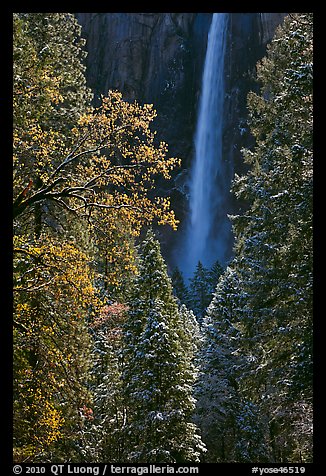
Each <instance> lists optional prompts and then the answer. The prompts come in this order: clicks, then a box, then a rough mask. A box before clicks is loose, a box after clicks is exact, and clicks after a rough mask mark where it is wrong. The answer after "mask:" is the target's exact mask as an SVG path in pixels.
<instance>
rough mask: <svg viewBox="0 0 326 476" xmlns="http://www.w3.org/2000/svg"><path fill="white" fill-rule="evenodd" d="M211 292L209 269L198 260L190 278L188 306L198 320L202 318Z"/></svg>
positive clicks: (209, 300)
mask: <svg viewBox="0 0 326 476" xmlns="http://www.w3.org/2000/svg"><path fill="white" fill-rule="evenodd" d="M211 293H212V289H211V286H210V276H209V271H208V269H207V268H205V267H204V266H203V264H202V263H201V262H200V261H198V264H197V266H196V270H195V272H194V275H193V277H192V278H191V279H190V285H189V295H190V297H189V306H190V308H191V309H192V310H193V311H194V313H195V315H196V316H197V319H198V320H199V321H201V320H202V319H203V317H204V315H205V311H206V309H207V307H208V305H209V303H210V302H211V298H212V294H211Z"/></svg>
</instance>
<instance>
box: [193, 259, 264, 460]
mask: <svg viewBox="0 0 326 476" xmlns="http://www.w3.org/2000/svg"><path fill="white" fill-rule="evenodd" d="M240 292H241V288H240V286H239V280H238V277H237V275H236V272H235V271H234V269H232V268H231V267H228V268H227V269H226V271H225V273H224V275H223V276H222V278H221V279H220V281H219V283H218V285H217V287H216V290H215V293H214V296H213V300H212V302H211V304H210V305H209V307H208V310H207V315H206V316H205V318H204V320H203V324H202V329H203V334H204V343H203V346H202V349H201V358H200V362H201V365H200V371H201V372H200V380H199V383H198V388H197V392H198V404H197V412H196V422H198V425H199V426H200V428H201V431H202V435H203V440H204V442H205V444H206V445H207V449H208V452H207V458H208V461H210V462H250V461H256V460H260V461H264V456H265V454H264V453H265V452H266V448H265V446H264V439H263V432H262V429H261V428H260V420H259V418H258V414H257V408H256V406H255V405H254V404H253V403H252V402H250V401H248V400H246V399H245V398H244V397H243V396H242V395H241V393H240V392H239V380H240V378H241V374H242V371H243V368H244V367H246V359H245V357H244V356H243V355H242V354H241V351H240V348H241V334H240V332H239V329H237V326H236V324H237V322H236V318H237V317H238V311H239V309H241V305H242V301H243V300H242V298H241V294H240ZM253 415H255V416H254V417H253Z"/></svg>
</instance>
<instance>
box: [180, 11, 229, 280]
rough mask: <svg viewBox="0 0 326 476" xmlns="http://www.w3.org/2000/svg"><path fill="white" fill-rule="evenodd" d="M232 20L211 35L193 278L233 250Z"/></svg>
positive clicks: (199, 141) (188, 264)
mask: <svg viewBox="0 0 326 476" xmlns="http://www.w3.org/2000/svg"><path fill="white" fill-rule="evenodd" d="M227 28H228V14H225V13H214V14H213V18H212V22H211V26H210V30H209V33H208V42H207V50H206V58H205V64H204V71H203V76H202V88H201V96H200V102H199V109H198V119H197V127H196V133H195V138H194V143H195V144H194V145H195V157H194V162H193V166H192V168H191V177H190V197H189V206H190V213H189V220H188V224H187V227H186V230H185V231H186V233H185V238H184V240H183V244H182V247H181V248H182V249H181V250H179V251H180V254H179V257H178V259H177V261H178V266H179V267H180V269H181V270H182V271H183V273H184V275H185V276H186V277H190V276H191V275H192V273H193V271H194V269H195V267H196V265H197V263H198V261H201V262H202V263H203V264H204V265H205V266H211V265H212V264H213V263H214V262H215V261H216V260H218V261H219V262H220V263H221V264H224V263H225V261H226V260H227V258H228V257H229V256H228V252H229V251H228V250H229V248H230V246H229V243H230V236H231V225H230V222H229V219H228V217H227V201H228V197H229V189H230V181H231V177H230V170H229V169H230V165H229V164H228V163H227V161H226V160H223V154H222V152H223V143H222V139H223V113H224V97H225V88H224V63H225V51H226V35H227Z"/></svg>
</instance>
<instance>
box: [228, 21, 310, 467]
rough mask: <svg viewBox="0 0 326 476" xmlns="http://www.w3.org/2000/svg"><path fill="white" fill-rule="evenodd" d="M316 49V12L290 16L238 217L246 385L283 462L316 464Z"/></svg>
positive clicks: (253, 108)
mask: <svg viewBox="0 0 326 476" xmlns="http://www.w3.org/2000/svg"><path fill="white" fill-rule="evenodd" d="M312 48H313V45H312V14H310V13H304V14H295V15H292V14H291V15H290V16H288V17H287V18H286V19H285V21H284V25H283V26H282V27H280V28H279V29H278V31H277V33H276V36H275V39H274V40H273V41H272V43H271V44H270V46H269V48H268V51H267V56H266V58H264V59H263V60H262V62H261V63H260V64H259V65H258V67H257V77H258V80H259V81H260V84H261V92H260V94H255V93H251V94H250V95H249V98H248V105H249V112H250V127H251V132H252V133H253V135H254V137H255V140H256V145H255V147H254V149H253V150H245V151H244V156H245V160H246V162H247V163H248V164H249V165H250V167H251V168H250V170H249V172H248V173H247V174H246V175H244V176H243V177H236V180H235V183H234V187H233V188H234V191H235V193H236V195H237V197H239V198H241V199H242V200H247V202H248V204H249V209H248V211H247V212H246V213H245V214H244V215H241V216H237V217H234V218H233V222H234V232H235V236H236V246H235V260H234V266H235V268H236V269H237V273H238V275H239V276H240V279H241V282H242V292H243V295H245V296H246V299H245V303H244V305H243V307H242V310H241V312H240V313H239V323H240V326H241V331H242V335H243V339H242V350H243V352H244V353H245V354H246V355H247V356H248V359H249V360H248V362H250V365H248V369H247V371H246V372H245V373H244V375H243V378H242V383H241V387H242V391H243V392H244V393H245V394H246V395H247V396H248V397H249V398H250V399H251V400H252V401H253V402H254V403H255V404H257V405H259V408H260V413H261V414H263V415H265V419H266V420H265V421H266V422H268V424H267V425H266V426H267V428H268V432H267V435H268V439H269V445H270V448H271V453H272V456H271V458H272V460H273V461H282V462H284V461H293V462H298V461H311V458H312V441H311V432H312V422H311V414H312V411H311V409H312V382H311V377H312V371H311V367H312V364H311V362H312V161H313V155H312V68H313V58H312ZM300 409H301V410H300ZM299 427H301V428H305V430H304V431H300V430H298V428H299Z"/></svg>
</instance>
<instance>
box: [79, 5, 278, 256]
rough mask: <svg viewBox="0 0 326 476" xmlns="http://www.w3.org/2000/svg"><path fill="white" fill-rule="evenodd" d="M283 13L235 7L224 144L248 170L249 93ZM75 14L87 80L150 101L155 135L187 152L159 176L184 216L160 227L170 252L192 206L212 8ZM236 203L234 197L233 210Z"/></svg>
mask: <svg viewBox="0 0 326 476" xmlns="http://www.w3.org/2000/svg"><path fill="white" fill-rule="evenodd" d="M285 15H286V14H285V13H232V14H230V27H229V38H228V46H227V55H226V64H225V71H226V78H225V81H226V98H225V99H226V102H225V117H224V133H223V143H224V145H223V150H224V157H225V160H228V161H230V163H232V166H233V167H234V170H235V171H236V172H241V171H242V170H243V163H242V158H241V152H240V150H241V148H242V147H243V146H248V145H249V144H250V143H251V137H250V135H249V133H248V130H247V128H246V114H247V112H246V97H247V93H248V91H249V90H251V89H255V88H256V87H257V86H256V84H255V81H254V76H255V65H256V62H257V60H259V59H260V58H261V57H262V56H263V55H264V53H265V51H266V44H267V43H268V42H269V41H270V40H271V39H272V37H273V35H274V32H275V29H276V27H277V26H278V25H279V24H280V23H281V22H282V20H283V18H284V16H285ZM76 17H77V19H78V21H79V23H80V24H81V26H82V34H83V36H84V37H85V38H86V40H87V43H86V49H87V51H88V57H87V81H88V85H89V86H90V87H91V88H92V89H93V91H94V93H95V97H96V98H98V97H99V95H100V94H106V93H107V92H108V90H109V89H118V90H120V91H121V92H122V93H123V97H124V99H126V100H129V101H132V100H134V99H136V100H137V101H138V102H140V103H153V104H154V107H155V109H156V110H157V112H158V117H157V119H156V120H155V124H154V128H155V129H156V130H157V136H158V139H159V140H164V141H166V142H167V143H168V144H169V150H170V154H171V155H172V156H178V157H180V158H181V159H182V164H183V166H182V170H179V171H178V172H177V173H176V175H175V177H174V181H173V184H171V183H170V184H169V189H168V190H167V189H164V186H163V184H162V190H161V192H162V194H164V193H168V194H169V195H171V199H172V203H173V208H174V210H175V211H176V214H177V216H178V218H179V219H180V220H181V226H180V231H179V232H178V233H173V232H171V231H170V230H164V231H163V236H162V238H163V240H162V241H163V249H164V250H165V255H166V257H167V258H168V260H169V249H171V248H172V247H173V246H174V244H175V240H178V236H179V234H180V233H182V223H183V218H184V216H185V214H186V213H187V211H188V175H189V174H188V172H189V168H190V164H191V160H192V157H193V135H194V130H195V124H196V116H197V106H198V99H199V94H200V88H201V79H202V71H203V64H204V60H205V54H206V45H207V34H208V30H209V27H210V23H211V19H212V13H76ZM238 206H239V205H238V204H235V203H230V210H229V211H230V212H233V211H236V209H237V207H238ZM164 244H165V245H166V246H164ZM172 264H173V263H172Z"/></svg>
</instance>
